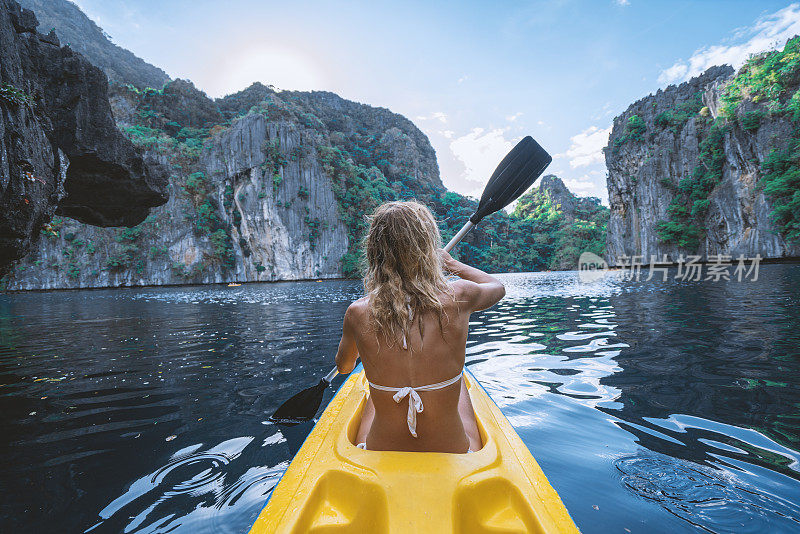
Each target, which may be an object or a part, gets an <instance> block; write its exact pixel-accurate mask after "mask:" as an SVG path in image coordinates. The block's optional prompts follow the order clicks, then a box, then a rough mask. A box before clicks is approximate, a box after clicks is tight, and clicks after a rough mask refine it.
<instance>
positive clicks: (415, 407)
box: [367, 369, 464, 438]
mask: <svg viewBox="0 0 800 534" xmlns="http://www.w3.org/2000/svg"><path fill="white" fill-rule="evenodd" d="M463 374H464V369H461V372H460V373H458V374H457V375H456V376H454V377H453V378H450V379H448V380H443V381H441V382H436V383H435V384H426V385H424V386H417V387H411V386H405V387H402V388H393V387H390V386H381V385H378V384H373V383H372V382H370V381H369V380H367V383H368V384H369V385H370V386H372V387H373V388H375V389H377V390H380V391H389V392H392V391H394V392H396V393H395V394H394V395H393V396H392V399H394V402H396V403H397V404H400V402H401V401H402V400H403V399H404V398H406V397H408V415H406V423H407V424H408V431H409V432H410V433H411V435H412V436H414V437H415V438H416V437H417V414H418V413H422V410H423V409H424V408H425V407H424V406H423V404H422V398H421V397H420V396H419V393H418V392H419V391H433V390H436V389H442V388H446V387H447V386H450V385H452V384H455V383H456V382H458V381H459V380H460V379H461V377H462V375H463Z"/></svg>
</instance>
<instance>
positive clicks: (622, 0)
mask: <svg viewBox="0 0 800 534" xmlns="http://www.w3.org/2000/svg"><path fill="white" fill-rule="evenodd" d="M614 3H615V4H617V5H618V6H629V5H631V0H614Z"/></svg>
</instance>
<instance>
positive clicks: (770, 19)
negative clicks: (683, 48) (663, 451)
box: [658, 4, 800, 84]
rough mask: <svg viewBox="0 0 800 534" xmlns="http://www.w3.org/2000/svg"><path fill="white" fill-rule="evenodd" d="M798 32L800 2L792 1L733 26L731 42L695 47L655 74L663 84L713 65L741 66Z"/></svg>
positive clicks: (799, 25)
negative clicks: (743, 24) (749, 23)
mask: <svg viewBox="0 0 800 534" xmlns="http://www.w3.org/2000/svg"><path fill="white" fill-rule="evenodd" d="M797 34H800V5H798V4H791V5H790V6H787V7H785V8H783V9H781V10H780V11H776V12H775V13H772V14H771V15H766V16H762V17H759V19H758V20H756V22H755V23H754V24H753V25H752V26H749V27H746V28H740V29H738V30H736V31H735V32H734V34H733V36H732V40H733V41H738V42H733V43H731V44H725V45H713V46H707V47H704V48H700V49H699V50H696V51H695V53H694V54H692V56H691V57H690V58H689V59H687V60H680V61H676V62H675V64H674V65H672V66H671V67H669V68H667V69H664V70H663V71H661V73H660V74H659V75H658V81H659V83H662V84H667V83H679V82H683V81H686V80H688V79H689V78H691V77H693V76H697V75H698V74H700V73H702V72H703V71H705V70H706V69H707V68H709V67H712V66H714V65H725V64H728V65H731V66H733V67H734V68H737V69H738V68H739V67H741V66H742V65H743V64H744V62H745V61H746V60H747V58H749V57H750V56H751V55H752V54H756V53H758V52H763V51H764V50H772V49H775V48H779V47H782V46H783V45H784V44H785V43H786V40H787V39H789V38H790V37H793V36H795V35H797Z"/></svg>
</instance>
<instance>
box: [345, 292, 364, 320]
mask: <svg viewBox="0 0 800 534" xmlns="http://www.w3.org/2000/svg"><path fill="white" fill-rule="evenodd" d="M368 305H369V296H368V295H365V296H363V297H361V298H360V299H358V300H355V301H353V302H352V303H351V304H350V306H348V307H347V311H346V312H345V318H352V319H354V320H360V319H363V318H364V317H366V314H367V307H368Z"/></svg>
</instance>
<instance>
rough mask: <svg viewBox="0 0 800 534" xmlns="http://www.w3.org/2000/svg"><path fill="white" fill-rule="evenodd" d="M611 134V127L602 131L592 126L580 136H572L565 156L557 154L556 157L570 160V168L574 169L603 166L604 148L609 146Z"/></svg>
mask: <svg viewBox="0 0 800 534" xmlns="http://www.w3.org/2000/svg"><path fill="white" fill-rule="evenodd" d="M610 133H611V127H610V126H609V127H608V128H604V129H602V130H601V129H600V128H598V127H597V126H590V127H589V128H587V129H585V130H584V131H582V132H581V133H579V134H578V135H575V136H572V137H571V138H570V141H572V144H571V145H570V147H569V149H567V151H566V152H565V153H563V154H557V155H556V157H561V158H568V159H569V166H570V167H572V168H573V169H574V168H576V167H585V166H587V165H592V164H596V163H600V164H602V163H603V162H604V161H605V159H604V157H603V147H605V146H606V145H607V144H608V135H609V134H610Z"/></svg>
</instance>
